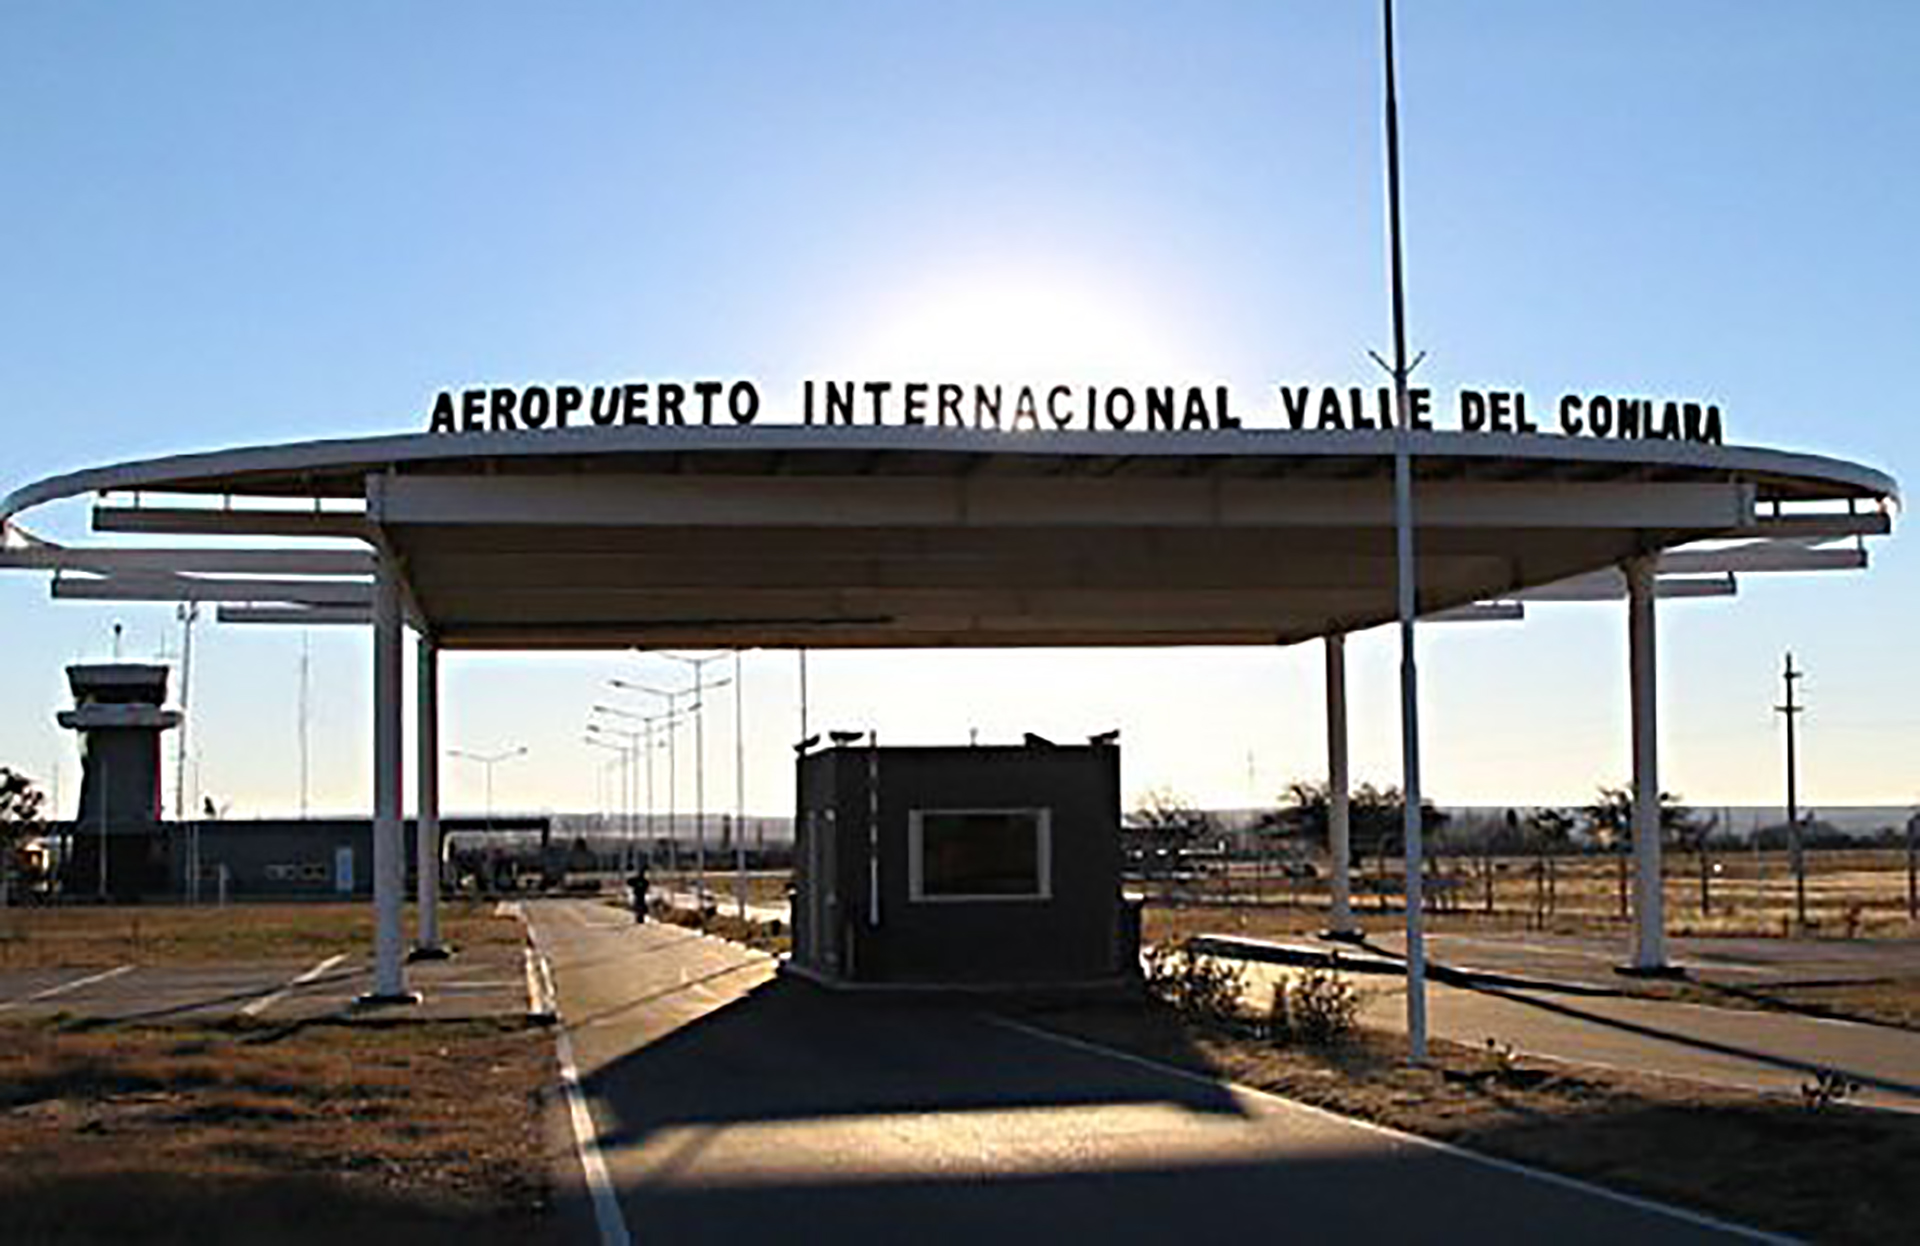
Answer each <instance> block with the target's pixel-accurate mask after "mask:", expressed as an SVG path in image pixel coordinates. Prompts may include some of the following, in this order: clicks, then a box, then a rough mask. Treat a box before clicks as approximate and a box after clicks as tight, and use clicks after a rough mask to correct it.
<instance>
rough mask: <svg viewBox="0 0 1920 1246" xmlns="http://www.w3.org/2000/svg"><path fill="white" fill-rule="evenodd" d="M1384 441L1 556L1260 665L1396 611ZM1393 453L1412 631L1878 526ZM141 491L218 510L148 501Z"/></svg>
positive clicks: (208, 472)
mask: <svg viewBox="0 0 1920 1246" xmlns="http://www.w3.org/2000/svg"><path fill="white" fill-rule="evenodd" d="M1394 438H1395V434H1393V433H1391V432H1344V433H1311V432H1289V431H1280V430H1245V431H1209V432H1200V433H1152V434H1147V433H1100V432H1090V433H1078V432H1076V433H1068V432H1044V433H1002V432H974V431H971V430H968V431H961V430H954V429H941V428H897V427H889V428H844V427H838V428H817V427H796V426H792V425H759V426H749V427H744V428H734V427H713V428H701V427H693V428H658V427H646V426H641V427H616V428H604V429H603V428H577V429H569V430H562V431H545V432H523V433H500V434H464V435H437V436H436V435H413V436H400V437H382V438H370V439H362V440H349V441H321V442H306V443H299V444H293V445H283V446H263V447H257V448H247V449H238V450H229V451H221V452H216V453H211V454H196V455H183V456H177V457H172V458H165V459H156V460H149V461H144V462H135V463H126V464H120V465H116V466H112V467H103V468H97V469H92V470H89V471H83V472H77V473H73V474H71V475H67V476H62V477H56V478H53V479H50V480H47V481H43V482H40V483H37V484H34V485H29V486H27V487H25V488H22V489H20V490H18V491H16V492H15V493H13V494H12V495H11V496H9V497H8V498H7V499H6V500H5V502H4V503H0V517H5V518H7V519H8V520H9V521H10V522H11V520H12V517H13V516H15V515H16V514H18V513H19V512H20V511H22V510H24V509H26V508H29V507H31V506H35V505H38V504H41V503H43V502H47V501H51V500H54V499H57V498H61V497H69V496H75V495H80V494H85V493H95V492H102V491H108V492H113V493H137V494H139V495H140V496H139V497H138V499H137V501H136V502H135V504H133V505H125V504H116V503H114V502H112V501H111V500H109V501H107V502H105V503H103V504H101V505H100V506H98V507H96V511H95V524H96V527H99V528H101V529H103V530H113V531H141V532H149V533H153V532H163V533H175V534H198V535H213V536H235V535H251V536H271V537H275V538H284V539H286V540H283V541H282V548H281V549H280V550H276V551H265V552H263V551H257V550H256V551H228V552H225V553H220V554H204V555H203V554H202V553H200V552H199V551H191V550H176V551H160V552H158V553H155V552H154V551H131V550H129V551H112V552H111V553H113V554H114V555H115V556H111V557H110V556H108V554H107V553H102V552H100V551H86V550H65V549H62V550H58V551H53V550H49V549H48V548H47V547H45V546H44V545H42V546H40V547H39V552H38V553H36V552H34V549H33V548H32V547H31V546H30V545H29V546H28V547H27V548H24V549H23V548H20V547H21V546H22V545H24V544H27V542H28V540H29V538H25V537H24V536H17V537H16V538H15V540H14V542H13V544H14V545H15V546H16V548H15V549H14V551H13V552H12V553H11V554H10V555H9V556H8V558H7V561H9V562H11V563H12V564H13V565H16V566H27V565H35V566H50V567H54V568H56V569H63V570H64V571H66V572H79V573H81V574H79V575H78V576H76V575H72V574H67V575H63V576H62V577H61V579H60V581H59V582H57V583H56V586H55V593H56V595H57V596H71V597H88V596H93V597H122V598H124V597H128V596H135V595H141V596H148V597H152V598H155V599H160V600H177V599H184V598H189V597H196V598H199V599H203V600H217V601H224V602H229V603H235V604H234V605H233V607H232V609H231V611H230V612H223V613H227V614H228V617H234V618H244V617H253V618H257V619H262V620H266V619H272V620H275V621H302V620H306V621H313V622H322V621H329V620H333V619H341V620H356V619H358V618H361V617H364V611H365V608H366V600H367V595H368V592H369V577H370V574H371V567H372V563H371V561H370V560H366V559H364V558H363V557H361V558H359V560H358V561H356V556H353V555H350V554H347V553H346V552H345V551H338V550H324V549H313V548H311V547H310V546H309V547H308V548H306V549H288V548H286V546H287V545H288V544H303V543H301V542H297V541H295V540H293V539H296V538H302V537H324V536H333V537H340V536H349V537H358V538H361V539H363V540H365V541H367V542H369V543H371V544H372V545H373V546H374V547H375V548H377V549H379V550H383V551H385V552H388V553H390V554H392V555H393V556H394V557H395V558H396V559H397V560H398V565H399V566H400V569H401V572H402V575H403V578H404V581H405V587H406V590H407V594H408V603H409V606H408V608H409V611H410V612H411V614H412V615H413V618H414V622H415V623H416V624H417V625H419V626H421V627H423V628H424V629H425V630H427V631H429V632H431V633H433V634H434V635H435V636H436V637H438V639H439V640H440V642H441V643H442V644H443V645H444V646H447V647H453V648H461V647H466V648H545V647H574V648H610V647H620V646H628V645H635V646H643V647H701V646H716V645H719V646H728V647H749V646H807V647H815V648H828V647H920V646H951V645H963V646H1005V645H1096V644H1097V645H1112V644H1272V643H1275V642H1287V641H1294V640H1301V639H1306V638H1309V637H1312V636H1318V635H1322V634H1325V633H1327V632H1331V631H1350V630H1355V629H1358V628H1363V627H1367V626H1371V625H1373V624H1377V623H1381V622H1384V621H1386V620H1388V619H1391V618H1392V617H1394V609H1395V601H1394V560H1393V528H1392V520H1393V508H1392V463H1393V447H1394ZM1410 445H1411V448H1412V452H1413V454H1414V455H1415V459H1414V468H1415V480H1416V488H1415V522H1416V526H1417V533H1418V549H1419V578H1420V594H1419V601H1420V608H1421V610H1422V612H1423V613H1427V614H1432V613H1435V612H1441V611H1446V610H1449V609H1453V608H1457V607H1462V606H1467V605H1469V604H1470V603H1475V602H1486V601H1489V600H1495V601H1499V600H1507V599H1510V598H1513V597H1516V596H1520V595H1524V594H1525V593H1527V592H1529V591H1533V592H1549V591H1551V590H1548V589H1547V586H1556V585H1557V586H1563V587H1562V588H1561V589H1560V592H1559V595H1562V596H1565V595H1569V593H1568V590H1567V589H1566V588H1565V587H1564V586H1565V585H1566V584H1567V583H1568V582H1569V581H1570V580H1571V581H1572V583H1573V584H1575V585H1576V586H1578V585H1582V584H1585V585H1586V586H1587V591H1588V593H1589V595H1592V594H1593V593H1594V592H1597V591H1598V590H1599V589H1600V588H1602V587H1604V586H1605V584H1604V581H1605V577H1606V576H1608V575H1613V574H1615V573H1613V572H1611V571H1610V570H1609V569H1611V568H1613V567H1615V566H1617V564H1618V563H1619V562H1620V561H1621V560H1623V559H1625V558H1628V557H1631V556H1633V555H1636V554H1653V553H1659V552H1660V551H1664V550H1669V549H1672V548H1674V547H1676V546H1682V545H1686V544H1688V543H1691V542H1698V541H1702V540H1715V541H1719V540H1729V541H1740V542H1746V543H1747V544H1746V545H1745V546H1733V547H1730V548H1735V549H1739V548H1745V549H1746V550H1747V551H1748V552H1747V554H1746V555H1745V557H1746V565H1747V566H1748V567H1749V568H1750V569H1793V568H1790V567H1786V566H1778V567H1772V568H1769V567H1767V566H1765V565H1763V564H1765V563H1766V561H1767V560H1766V559H1756V558H1755V557H1754V556H1753V554H1754V551H1755V550H1756V549H1757V546H1758V545H1759V544H1765V545H1767V546H1768V547H1769V549H1770V550H1771V551H1772V554H1771V555H1770V557H1772V558H1773V560H1774V561H1775V562H1778V561H1779V555H1780V547H1781V546H1782V544H1783V543H1786V544H1789V545H1791V546H1792V548H1793V549H1796V550H1800V551H1803V552H1806V551H1810V552H1812V553H1815V554H1821V553H1826V554H1832V553H1835V552H1837V551H1833V550H1830V549H1827V550H1823V549H1820V548H1818V547H1819V546H1821V545H1823V544H1826V543H1830V542H1832V541H1834V540H1836V539H1840V538H1847V537H1854V538H1857V537H1858V536H1860V535H1863V534H1867V533H1877V532H1885V531H1887V530H1888V528H1889V524H1890V521H1889V518H1888V515H1887V511H1886V505H1885V504H1887V503H1890V502H1892V501H1893V500H1895V498H1896V487H1895V485H1894V482H1893V481H1892V480H1891V479H1889V478H1888V477H1886V476H1884V475H1882V474H1881V473H1879V472H1876V471H1873V470H1871V469H1869V468H1865V467H1861V466H1858V465H1856V464H1852V463H1846V462H1842V461H1839V460H1834V459H1827V458H1819V457H1814V456H1808V455H1799V454H1789V453H1783V452H1778V451H1771V450H1759V449H1748V448H1738V447H1720V446H1705V445H1696V444H1691V443H1681V442H1666V441H1600V440H1589V439H1579V438H1567V437H1558V436H1507V435H1489V434H1479V433H1471V434H1469V433H1455V432H1430V433H1417V434H1414V435H1413V436H1412V437H1411V438H1410ZM164 494H202V495H205V494H212V495H219V497H220V498H221V499H222V500H221V501H220V502H219V503H217V504H211V503H208V502H199V503H195V504H182V503H183V502H186V501H189V500H188V499H173V500H171V501H170V502H167V503H166V504H156V498H155V496H154V495H164ZM260 499H265V500H268V501H267V502H263V501H261V500H260ZM291 499H298V502H297V503H294V504H291V505H289V504H288V501H289V500H291ZM356 503H357V504H356ZM249 552H250V553H252V554H254V555H258V556H257V557H254V558H252V559H248V558H246V557H243V554H246V553H249ZM120 553H124V554H125V555H126V556H125V557H119V556H117V555H119V554H120ZM1689 556H1691V557H1693V561H1692V562H1691V563H1688V562H1686V561H1685V559H1686V558H1687V557H1689ZM1669 558H1670V559H1671V558H1680V559H1681V560H1682V561H1681V562H1680V563H1678V564H1670V565H1669V566H1668V567H1667V568H1665V569H1666V570H1669V571H1671V572H1673V574H1670V575H1668V576H1667V577H1665V579H1664V580H1663V589H1664V590H1665V591H1668V592H1670V593H1687V592H1689V591H1694V590H1690V589H1689V586H1688V584H1689V582H1690V581H1691V582H1692V583H1693V584H1694V585H1695V588H1696V589H1697V590H1698V591H1702V592H1704V591H1712V590H1713V587H1714V583H1715V582H1717V579H1716V577H1719V578H1724V572H1725V571H1728V570H1732V569H1735V564H1726V565H1725V566H1722V565H1721V564H1719V563H1715V562H1713V561H1711V560H1706V561H1703V560H1702V559H1701V558H1700V557H1699V556H1697V555H1688V554H1680V555H1670V556H1669ZM1815 561H1816V562H1818V561H1819V560H1818V559H1815ZM1829 561H1831V560H1829ZM1737 562H1738V560H1736V563H1737ZM1861 563H1864V552H1861V553H1860V554H1859V555H1858V562H1857V563H1854V562H1849V563H1848V564H1847V565H1859V564H1861ZM1822 565H1825V564H1822ZM1596 572H1597V573H1599V574H1600V576H1601V579H1600V580H1595V579H1593V578H1592V574H1591V573H1596ZM276 575H277V576H279V577H280V578H264V577H272V576H276ZM1580 577H1586V578H1585V579H1584V580H1583V579H1581V578H1580ZM1710 581H1712V582H1710ZM116 586H117V587H116ZM1571 595H1579V593H1578V592H1577V591H1576V592H1574V593H1572V594H1571ZM1602 595H1604V594H1602ZM243 603H251V604H243Z"/></svg>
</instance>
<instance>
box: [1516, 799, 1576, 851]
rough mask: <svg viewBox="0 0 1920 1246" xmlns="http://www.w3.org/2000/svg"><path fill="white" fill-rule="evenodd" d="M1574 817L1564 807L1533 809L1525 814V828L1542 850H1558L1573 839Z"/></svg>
mask: <svg viewBox="0 0 1920 1246" xmlns="http://www.w3.org/2000/svg"><path fill="white" fill-rule="evenodd" d="M1573 825H1574V817H1573V815H1572V814H1570V813H1568V812H1567V811H1566V810H1565V809H1535V810H1534V811H1533V812H1531V813H1529V814H1528V815H1527V829H1528V830H1529V831H1531V832H1532V834H1533V841H1534V843H1535V844H1537V845H1539V847H1540V850H1541V851H1542V852H1554V853H1557V852H1560V851H1561V850H1563V849H1564V848H1566V846H1567V844H1568V843H1569V842H1570V841H1571V840H1572V839H1573Z"/></svg>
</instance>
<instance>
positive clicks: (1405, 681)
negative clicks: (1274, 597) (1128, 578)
mask: <svg viewBox="0 0 1920 1246" xmlns="http://www.w3.org/2000/svg"><path fill="white" fill-rule="evenodd" d="M1381 9H1382V15H1383V18H1384V23H1383V33H1384V36H1385V48H1386V87H1387V107H1386V122H1387V231H1388V245H1389V246H1390V248H1391V250H1392V254H1391V257H1390V258H1391V260H1392V295H1393V366H1392V369H1391V371H1392V373H1393V424H1394V446H1393V530H1394V555H1395V556H1394V564H1395V567H1396V570H1397V577H1396V578H1397V580H1398V597H1399V607H1400V764H1401V767H1402V771H1403V778H1402V780H1401V794H1402V796H1403V798H1404V800H1405V802H1406V807H1405V811H1404V812H1405V818H1404V821H1403V823H1402V827H1403V835H1404V841H1405V848H1406V866H1405V870H1406V908H1407V1055H1408V1057H1409V1059H1411V1060H1412V1061H1413V1062H1414V1063H1416V1064H1418V1063H1423V1062H1424V1061H1425V1060H1426V1058H1427V956H1426V933H1425V929H1424V914H1423V912H1422V902H1423V896H1422V888H1421V881H1422V879H1421V871H1422V868H1423V865H1422V860H1421V855H1422V854H1421V831H1422V829H1423V828H1422V826H1421V815H1420V697H1419V690H1420V681H1419V672H1418V670H1417V667H1416V664H1415V660H1414V628H1413V619H1414V614H1415V611H1416V609H1417V604H1418V596H1419V593H1418V589H1419V576H1418V574H1417V571H1416V569H1415V566H1414V549H1413V446H1412V440H1413V430H1412V428H1411V427H1410V420H1409V418H1408V417H1409V414H1410V412H1409V404H1408V401H1407V377H1408V375H1409V374H1410V373H1411V372H1412V371H1413V368H1414V367H1415V366H1417V365H1418V363H1419V360H1418V359H1416V360H1414V361H1413V363H1411V364H1409V363H1408V362H1407V311H1406V272H1405V267H1404V264H1403V261H1402V258H1401V239H1400V101H1399V93H1398V89H1397V87H1396V86H1395V81H1394V62H1393V0H1381ZM1378 358H1379V357H1378V356H1375V359H1376V360H1377V359H1378Z"/></svg>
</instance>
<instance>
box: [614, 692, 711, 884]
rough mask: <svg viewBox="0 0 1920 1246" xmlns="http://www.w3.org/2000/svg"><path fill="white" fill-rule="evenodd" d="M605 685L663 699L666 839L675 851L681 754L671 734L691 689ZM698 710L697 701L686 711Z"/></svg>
mask: <svg viewBox="0 0 1920 1246" xmlns="http://www.w3.org/2000/svg"><path fill="white" fill-rule="evenodd" d="M607 683H608V685H609V686H611V687H614V688H618V689H620V690H621V691H623V692H644V693H646V694H647V695H648V696H655V697H664V698H665V699H666V702H667V717H668V720H669V721H668V723H667V838H668V842H670V843H672V844H674V845H675V846H676V847H677V846H678V844H679V841H680V828H679V827H678V826H677V825H676V823H677V822H678V821H679V818H680V812H679V810H680V800H679V772H680V756H679V752H680V750H679V745H678V744H677V743H675V740H674V734H673V733H674V730H675V729H676V728H677V727H679V725H680V724H679V722H677V721H674V719H675V716H676V715H678V714H679V713H680V712H681V711H680V708H679V706H680V698H681V697H684V696H691V695H692V694H693V691H694V690H693V689H692V688H673V689H670V688H656V687H654V686H653V685H652V684H639V683H634V682H633V681H631V680H627V679H609V680H608V681H607ZM699 708H700V706H699V702H698V701H696V702H695V703H694V704H693V705H691V706H689V707H688V710H687V712H689V713H691V712H694V711H697V710H698V709H699ZM647 764H648V765H649V766H651V765H652V764H653V762H652V760H651V759H649V760H648V762H647ZM676 855H677V853H676Z"/></svg>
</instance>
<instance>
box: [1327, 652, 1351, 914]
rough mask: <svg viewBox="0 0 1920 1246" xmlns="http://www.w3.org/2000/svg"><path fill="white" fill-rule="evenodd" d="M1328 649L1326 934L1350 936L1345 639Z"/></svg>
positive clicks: (1349, 836) (1349, 839) (1349, 844)
mask: <svg viewBox="0 0 1920 1246" xmlns="http://www.w3.org/2000/svg"><path fill="white" fill-rule="evenodd" d="M1325 644H1326V650H1327V852H1328V853H1329V854H1330V856H1331V858H1332V862H1333V866H1332V868H1333V874H1332V877H1331V879H1330V880H1329V886H1330V888H1331V892H1332V913H1331V915H1330V916H1329V918H1328V929H1327V933H1328V934H1330V935H1335V936H1339V937H1351V936H1353V935H1356V934H1358V933H1359V930H1358V929H1357V928H1356V927H1355V926H1354V924H1353V874H1352V859H1353V851H1352V835H1351V834H1350V832H1349V807H1348V799H1347V798H1348V790H1347V789H1348V788H1349V786H1350V785H1351V784H1350V781H1349V777H1348V774H1347V638H1346V637H1345V636H1343V635H1339V634H1335V635H1332V636H1328V637H1327V638H1326V641H1325Z"/></svg>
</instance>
